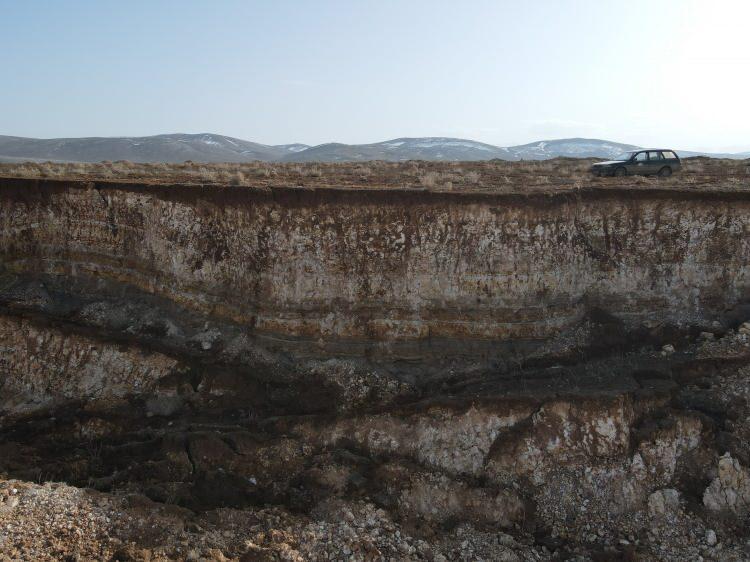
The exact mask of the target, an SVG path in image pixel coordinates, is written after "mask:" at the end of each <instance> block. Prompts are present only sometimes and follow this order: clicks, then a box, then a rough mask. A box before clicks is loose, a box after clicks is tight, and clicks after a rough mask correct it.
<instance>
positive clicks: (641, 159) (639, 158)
mask: <svg viewBox="0 0 750 562" xmlns="http://www.w3.org/2000/svg"><path fill="white" fill-rule="evenodd" d="M635 159H636V161H637V162H644V161H645V160H646V153H645V152H639V153H638V154H636V155H635Z"/></svg>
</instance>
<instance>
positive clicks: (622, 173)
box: [615, 166, 628, 178]
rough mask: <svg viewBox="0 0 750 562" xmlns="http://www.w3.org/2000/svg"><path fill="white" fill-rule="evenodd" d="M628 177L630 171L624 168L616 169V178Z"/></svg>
mask: <svg viewBox="0 0 750 562" xmlns="http://www.w3.org/2000/svg"><path fill="white" fill-rule="evenodd" d="M627 175H628V171H627V170H626V169H625V168H623V167H622V166H620V167H619V168H616V169H615V177H617V178H621V177H622V176H627Z"/></svg>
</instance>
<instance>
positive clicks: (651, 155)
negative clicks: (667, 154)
mask: <svg viewBox="0 0 750 562" xmlns="http://www.w3.org/2000/svg"><path fill="white" fill-rule="evenodd" d="M648 159H649V160H664V156H662V155H661V152H649V153H648Z"/></svg>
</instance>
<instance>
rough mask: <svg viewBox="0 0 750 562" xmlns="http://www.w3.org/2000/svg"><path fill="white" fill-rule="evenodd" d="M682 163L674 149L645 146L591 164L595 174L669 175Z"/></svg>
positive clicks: (592, 171)
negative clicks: (605, 160) (645, 147)
mask: <svg viewBox="0 0 750 562" xmlns="http://www.w3.org/2000/svg"><path fill="white" fill-rule="evenodd" d="M681 166H682V164H681V163H680V158H679V156H677V153H676V152H675V151H674V150H665V149H663V148H647V149H643V150H630V151H628V152H623V153H622V154H620V155H619V156H618V157H617V158H615V159H613V160H608V161H607V162H597V163H596V164H594V165H592V166H591V173H592V174H594V175H595V176H632V175H637V176H651V175H656V176H661V177H667V176H671V175H672V173H673V172H676V171H677V170H679V169H680V167H681Z"/></svg>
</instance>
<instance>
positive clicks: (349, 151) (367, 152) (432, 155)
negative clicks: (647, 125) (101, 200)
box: [0, 133, 750, 162]
mask: <svg viewBox="0 0 750 562" xmlns="http://www.w3.org/2000/svg"><path fill="white" fill-rule="evenodd" d="M635 148H639V147H637V146H634V145H630V144H622V143H617V142H611V141H606V140H599V139H581V138H573V139H558V140H547V141H539V142H533V143H529V144H523V145H519V146H507V147H500V146H494V145H491V144H485V143H481V142H476V141H472V140H466V139H455V138H448V137H423V138H400V139H393V140H388V141H383V142H376V143H372V144H341V143H327V144H320V145H317V146H308V145H306V144H281V145H267V144H260V143H256V142H250V141H246V140H242V139H236V138H232V137H226V136H223V135H215V134H211V133H203V134H173V135H155V136H151V137H88V138H70V139H32V138H25V137H10V136H0V162H19V161H26V160H32V161H40V160H42V161H43V160H55V161H65V162H100V161H102V160H112V161H115V160H130V161H132V162H184V161H186V160H192V161H194V162H251V161H254V160H262V161H266V162H358V161H367V160H389V161H396V162H398V161H404V160H446V161H458V160H492V159H495V158H498V159H501V160H546V159H549V158H555V157H559V156H565V157H572V158H591V157H597V158H612V157H614V156H616V155H617V154H620V153H621V152H624V151H626V150H633V149H635ZM667 148H669V147H667ZM678 152H679V154H680V156H683V157H687V156H713V157H718V158H750V152H743V153H734V154H725V153H721V154H716V153H703V152H690V151H683V150H678Z"/></svg>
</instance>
